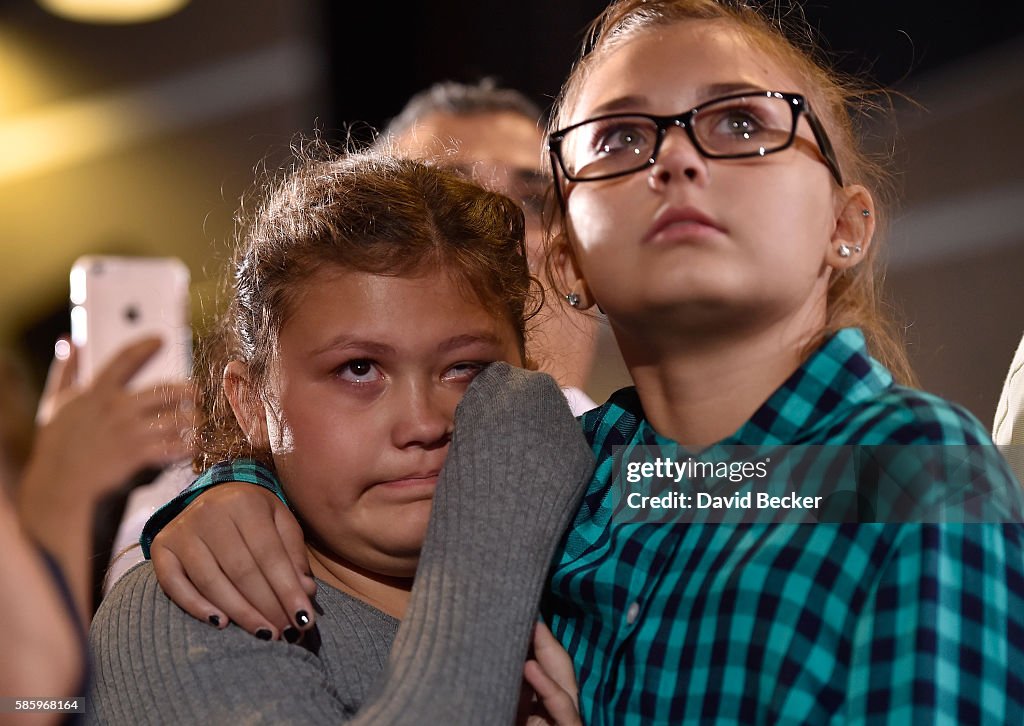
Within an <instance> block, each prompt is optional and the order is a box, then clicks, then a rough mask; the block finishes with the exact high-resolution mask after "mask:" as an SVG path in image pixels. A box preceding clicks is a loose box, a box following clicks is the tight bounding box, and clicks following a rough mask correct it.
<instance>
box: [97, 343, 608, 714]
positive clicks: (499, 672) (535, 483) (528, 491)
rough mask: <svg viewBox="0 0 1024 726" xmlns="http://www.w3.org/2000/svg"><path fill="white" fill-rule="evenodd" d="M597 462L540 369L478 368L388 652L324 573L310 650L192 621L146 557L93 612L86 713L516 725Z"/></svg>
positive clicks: (362, 613)
mask: <svg viewBox="0 0 1024 726" xmlns="http://www.w3.org/2000/svg"><path fill="white" fill-rule="evenodd" d="M592 468H593V455H592V454H591V451H590V448H589V446H588V445H587V444H586V441H585V440H584V438H583V435H582V433H581V430H580V427H579V424H578V422H577V421H576V419H575V418H574V417H573V416H572V414H571V412H570V411H569V408H568V405H567V403H566V401H565V398H564V396H563V395H562V393H561V390H560V389H559V388H558V385H557V384H556V383H555V381H554V380H553V379H552V378H551V377H550V376H547V375H545V374H541V373H531V372H527V371H523V370H521V369H517V368H512V367H511V366H508V365H506V364H503V363H496V364H492V365H491V366H488V368H487V369H486V370H485V371H483V372H482V373H481V374H480V375H479V376H477V378H476V380H474V382H473V384H472V385H471V386H470V387H469V389H468V391H467V393H466V395H465V397H464V398H463V400H462V402H461V403H460V404H459V407H458V409H457V410H456V418H455V433H454V436H453V441H452V445H451V447H450V450H449V454H448V458H447V461H446V463H445V466H444V470H443V471H442V472H441V476H440V478H439V482H438V488H437V492H436V494H435V496H434V503H433V510H432V514H431V521H430V524H429V527H428V532H427V541H426V543H425V545H424V549H423V553H422V555H421V559H420V564H419V567H418V569H417V574H416V583H415V586H414V587H413V591H412V597H411V602H410V606H409V610H408V612H407V614H406V618H405V619H404V620H403V622H402V624H401V627H400V629H399V631H398V636H397V637H396V638H395V641H394V645H393V647H392V649H391V653H390V656H389V657H387V659H386V666H384V658H385V656H383V650H382V649H385V650H386V647H387V642H386V641H387V640H388V635H387V629H386V628H382V627H381V624H380V623H374V622H372V621H368V620H366V618H368V617H369V615H368V612H370V611H372V612H376V611H373V609H372V608H369V606H365V608H364V609H363V610H359V609H358V608H356V609H355V610H353V611H352V612H348V611H346V612H342V613H340V614H335V615H329V613H328V612H327V611H328V607H327V606H329V607H332V608H333V607H334V603H333V599H328V600H327V601H326V602H321V599H322V598H324V591H325V590H326V588H324V587H321V592H320V594H318V602H319V603H320V604H321V606H324V607H325V614H324V615H321V616H320V617H319V619H318V631H320V634H321V639H322V641H323V643H322V647H321V648H319V650H318V651H317V652H310V651H308V650H304V649H303V648H301V647H299V646H296V645H289V644H286V643H283V642H264V641H260V640H258V639H256V638H254V637H252V636H251V635H249V634H248V633H245V632H244V631H242V630H241V629H239V628H236V627H234V626H232V627H229V628H227V629H225V630H222V631H218V630H216V629H214V628H212V627H210V626H209V625H207V624H205V623H201V622H198V621H195V620H193V619H192V618H191V617H190V616H188V615H186V614H185V613H184V612H183V611H181V610H180V609H178V608H177V606H175V605H174V604H173V603H171V602H170V601H169V600H168V599H167V598H166V596H164V595H163V593H162V591H160V589H159V586H158V585H157V584H156V580H155V578H154V577H153V576H152V574H151V571H150V570H148V566H140V567H139V568H137V569H136V570H133V571H132V572H131V573H129V574H128V575H125V576H124V577H123V578H122V580H121V581H120V582H119V583H118V585H117V587H116V588H115V590H114V591H113V592H112V593H111V594H110V595H108V596H107V598H105V600H104V602H103V604H102V606H101V608H100V611H99V612H98V613H97V617H96V619H95V620H94V622H93V626H92V632H91V642H92V647H93V650H94V656H95V659H96V670H95V688H94V690H93V696H94V697H93V699H91V701H92V702H91V703H90V707H92V708H94V714H93V717H94V719H95V720H98V721H100V722H104V723H133V724H136V723H140V724H141V723H175V724H189V723H232V724H236V723H239V724H240V723H256V722H261V723H274V724H289V723H302V724H318V723H338V722H342V721H346V720H351V722H352V723H356V724H442V723H444V724H461V723H466V724H469V723H472V724H502V725H504V724H510V723H511V722H512V720H513V718H514V715H515V710H516V703H517V697H518V694H519V690H520V684H521V680H522V678H521V676H522V667H523V662H524V660H525V656H526V653H527V648H528V645H529V637H530V632H531V629H532V626H533V623H534V622H535V620H536V618H537V607H538V602H539V599H540V593H541V590H542V588H543V585H544V582H545V580H546V577H547V573H548V569H549V567H550V564H551V560H552V557H553V555H554V551H555V548H556V546H557V543H558V541H559V540H560V538H561V536H562V534H563V533H564V531H565V529H566V527H567V526H568V524H569V522H570V520H571V518H572V516H573V514H574V512H575V509H576V506H577V504H578V502H579V499H580V497H581V496H582V493H583V491H584V489H585V487H586V484H587V481H588V480H589V478H590V474H591V470H592ZM332 592H335V593H336V592H337V591H332ZM339 594H340V593H339ZM349 600H351V599H350V598H349ZM348 604H349V605H352V603H348ZM338 607H340V606H338ZM328 646H330V647H328ZM325 658H326V659H328V660H327V661H325ZM331 658H334V659H335V660H333V661H332V660H329V659H331ZM375 659H376V660H375ZM382 667H383V671H382V670H381V669H382ZM371 681H373V685H372V687H371V685H370V682H371ZM364 696H365V698H364ZM360 705H361V706H362V708H361V709H360V710H359V712H358V714H357V715H356V716H355V717H354V718H353V717H352V713H353V711H354V710H355V709H356V708H359V707H360Z"/></svg>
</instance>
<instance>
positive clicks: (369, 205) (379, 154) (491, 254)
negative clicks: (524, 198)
mask: <svg viewBox="0 0 1024 726" xmlns="http://www.w3.org/2000/svg"><path fill="white" fill-rule="evenodd" d="M295 153H296V156H297V158H296V160H295V162H294V163H293V165H292V167H291V168H290V170H289V171H287V172H286V173H285V174H284V175H283V176H282V177H281V178H279V179H277V180H273V181H271V182H269V183H268V184H267V185H266V188H265V189H264V191H263V193H262V194H261V201H260V202H259V203H258V204H257V205H256V206H255V207H254V212H253V213H252V214H251V216H250V217H249V218H248V219H244V218H243V217H242V216H240V218H239V228H240V229H241V230H243V231H242V233H241V235H240V236H241V239H240V243H239V244H238V245H237V248H236V250H235V253H234V259H233V262H232V264H231V265H230V269H229V277H230V280H229V282H228V285H227V287H228V289H229V293H228V295H229V300H228V303H227V306H226V310H225V312H224V313H223V314H222V315H221V317H220V319H219V321H218V324H217V325H216V326H214V328H213V329H212V330H211V332H210V333H209V334H208V335H206V336H203V337H202V338H200V341H199V345H198V357H199V358H200V360H202V361H203V362H204V364H202V365H200V366H198V367H197V371H198V373H197V376H198V377H199V378H200V381H199V382H200V390H201V391H202V396H203V409H204V412H205V414H206V415H205V420H204V422H203V423H202V424H201V426H200V428H199V430H198V432H197V433H198V435H197V445H198V450H199V453H198V454H197V456H196V458H195V460H194V462H193V464H194V468H195V469H196V470H197V471H202V470H203V469H205V468H207V467H208V466H210V465H212V464H214V463H216V462H218V461H224V460H227V459H233V458H238V457H252V458H256V459H258V460H260V461H262V462H264V463H266V464H268V465H271V463H272V462H271V461H270V458H269V452H267V451H261V450H256V449H254V448H253V446H252V445H251V444H250V442H249V441H248V439H247V437H246V435H245V434H244V432H243V431H242V429H241V428H240V426H239V425H238V423H237V421H236V420H235V417H234V415H233V413H232V410H231V406H230V404H229V402H228V398H227V395H226V393H225V391H224V385H223V380H222V376H223V371H224V367H225V365H226V364H227V362H229V361H232V360H237V361H241V362H243V363H244V364H245V365H246V367H247V370H248V374H249V381H250V383H251V384H252V385H251V386H248V387H247V388H251V389H255V392H254V391H249V394H248V395H252V396H259V395H261V394H260V393H259V391H263V390H264V389H265V387H266V384H267V376H268V375H269V372H270V371H271V370H272V364H273V361H274V359H275V355H276V349H277V340H278V334H279V332H280V330H281V327H282V326H283V325H284V324H285V322H286V321H287V320H288V318H289V315H290V314H291V313H292V311H293V309H294V304H295V301H296V299H297V298H298V296H299V295H300V293H301V291H302V287H303V282H304V281H306V280H308V279H309V278H310V276H311V275H313V273H314V272H315V271H316V270H317V269H318V268H319V267H320V266H322V265H324V264H333V265H338V266H340V267H342V268H345V269H347V270H351V271H356V272H365V273H371V274H375V275H393V276H400V277H404V276H411V275H418V274H423V273H425V272H432V271H443V272H445V273H446V274H448V275H451V277H452V279H453V280H454V281H455V282H456V283H457V285H458V286H459V288H460V289H462V290H463V291H464V292H465V293H466V294H467V295H470V296H472V297H473V298H474V299H476V300H478V301H479V302H480V304H481V305H482V306H484V308H485V309H487V310H488V311H489V312H490V313H491V314H492V315H494V316H496V317H498V318H500V319H502V320H507V321H508V322H509V323H510V324H511V325H512V328H513V330H515V331H516V334H517V336H518V340H519V347H520V352H525V351H524V345H525V343H524V341H525V338H526V324H527V321H528V320H529V319H530V317H532V315H533V314H534V313H535V312H536V310H537V309H538V307H539V305H540V302H541V301H540V299H539V297H538V296H539V295H540V294H541V293H540V291H539V286H537V285H536V284H535V280H534V279H533V278H532V277H531V276H530V273H529V270H528V268H527V259H526V251H525V247H524V220H523V213H522V211H521V210H520V208H519V207H518V206H517V205H516V204H515V203H514V202H513V201H512V200H510V199H508V198H506V197H504V196H502V195H500V194H494V193H492V192H488V191H486V190H484V189H483V188H481V187H480V186H478V185H476V184H475V183H473V182H470V181H467V180H466V179H465V178H463V177H461V176H459V175H457V174H456V173H454V172H450V171H446V170H444V169H441V168H438V167H436V166H433V165H431V164H429V163H425V162H422V161H414V160H410V159H401V158H396V157H394V156H391V155H389V154H388V153H387V150H386V148H384V149H373V150H361V151H359V150H357V151H351V152H349V153H340V154H339V153H335V152H333V151H331V150H329V149H326V148H325V147H323V145H322V144H309V145H307V146H305V147H301V148H300V147H296V149H295Z"/></svg>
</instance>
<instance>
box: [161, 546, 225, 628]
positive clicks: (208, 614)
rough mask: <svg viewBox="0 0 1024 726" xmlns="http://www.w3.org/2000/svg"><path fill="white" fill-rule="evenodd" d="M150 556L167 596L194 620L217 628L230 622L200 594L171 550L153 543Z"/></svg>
mask: <svg viewBox="0 0 1024 726" xmlns="http://www.w3.org/2000/svg"><path fill="white" fill-rule="evenodd" d="M151 556H152V560H153V571H154V572H155V573H156V579H157V582H159V583H160V587H161V588H162V589H163V591H164V592H165V593H166V594H167V597H169V598H171V600H173V601H174V602H175V604H176V605H177V606H178V607H180V608H181V609H182V610H184V611H185V612H187V613H188V614H189V615H191V616H192V617H194V618H195V619H196V620H202V621H203V622H206V623H209V624H210V625H213V626H214V627H217V628H224V627H227V624H228V623H229V622H230V619H229V618H228V616H227V615H226V614H225V613H224V611H223V610H221V609H220V608H218V607H217V606H216V605H214V604H213V603H211V602H210V601H209V600H207V599H206V598H205V597H203V596H202V595H201V594H200V592H199V590H197V589H196V588H195V586H194V585H193V584H192V581H191V580H189V578H188V575H187V574H185V568H184V567H183V566H182V564H181V562H180V561H179V560H178V558H177V557H176V556H175V555H174V553H173V552H171V551H170V550H168V549H166V548H163V547H159V546H158V545H156V544H155V543H154V545H153V547H152V553H151Z"/></svg>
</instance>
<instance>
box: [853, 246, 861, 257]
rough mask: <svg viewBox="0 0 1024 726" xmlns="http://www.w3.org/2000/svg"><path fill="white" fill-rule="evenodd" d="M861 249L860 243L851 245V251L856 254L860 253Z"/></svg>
mask: <svg viewBox="0 0 1024 726" xmlns="http://www.w3.org/2000/svg"><path fill="white" fill-rule="evenodd" d="M862 249H863V248H862V247H861V246H860V245H854V247H853V251H854V252H856V253H857V254H858V255H859V254H860V253H861V251H862Z"/></svg>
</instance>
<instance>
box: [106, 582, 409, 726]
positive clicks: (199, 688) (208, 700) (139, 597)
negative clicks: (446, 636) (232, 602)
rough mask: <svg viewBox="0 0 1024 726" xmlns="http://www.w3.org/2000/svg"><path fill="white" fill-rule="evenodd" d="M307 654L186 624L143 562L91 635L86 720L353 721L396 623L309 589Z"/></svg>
mask: <svg viewBox="0 0 1024 726" xmlns="http://www.w3.org/2000/svg"><path fill="white" fill-rule="evenodd" d="M318 585H319V589H318V593H317V605H318V606H319V608H320V609H321V610H322V613H321V615H320V616H319V617H320V621H319V627H318V628H317V630H316V637H313V638H310V639H309V640H310V642H309V643H308V644H307V645H306V647H302V646H299V645H289V644H287V643H285V642H284V641H273V642H266V641H262V640H259V639H257V638H254V637H253V636H251V635H249V634H248V633H246V632H245V631H243V630H242V629H241V628H237V627H235V626H230V627H228V628H226V629H224V630H217V629H216V628H212V627H210V626H209V625H206V624H205V623H202V622H200V621H198V620H195V619H193V618H192V617H191V616H190V615H188V614H187V613H185V611H183V610H181V609H180V608H179V607H178V606H176V605H175V604H174V603H173V602H171V601H170V600H169V599H168V598H167V596H166V595H165V594H164V593H163V591H162V590H161V589H160V585H159V584H158V583H157V580H156V576H155V575H154V574H153V568H152V565H151V564H150V563H149V562H146V563H143V564H140V565H138V566H137V567H135V568H134V569H132V570H131V571H130V572H128V573H127V574H125V575H124V576H123V577H122V578H121V579H120V580H119V581H118V583H117V585H116V586H115V587H114V589H113V590H112V591H111V592H110V593H109V594H108V595H107V596H106V597H105V598H104V600H103V603H102V604H101V606H100V608H99V610H98V611H97V613H96V617H95V618H94V620H93V623H92V627H91V629H90V645H91V648H92V655H93V665H94V668H93V674H92V688H91V692H90V694H89V699H88V708H89V711H90V716H89V717H88V721H89V722H91V723H104V724H164V723H166V724H229V723H230V724H246V723H272V724H292V723H294V724H321V723H322V724H333V723H340V722H343V721H347V720H349V719H350V718H352V716H353V714H354V713H355V712H356V710H357V709H358V708H359V707H360V706H361V705H362V702H363V700H364V699H365V698H366V695H367V693H368V692H369V691H370V689H371V687H372V685H373V683H374V681H375V680H376V679H377V677H378V676H379V674H380V672H381V670H382V669H383V667H384V664H385V662H386V660H387V657H388V651H389V650H390V648H391V643H392V641H393V639H394V636H395V633H396V632H397V630H398V621H397V620H395V619H394V618H392V617H390V616H388V615H386V614H385V613H382V612H380V611H379V610H376V609H375V608H372V607H370V606H369V605H366V604H365V603H363V602H360V601H359V600H356V599H354V598H352V597H350V596H348V595H346V594H345V593H342V592H340V591H338V590H335V589H334V588H332V587H330V586H328V585H326V584H325V583H322V582H321V583H318Z"/></svg>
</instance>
